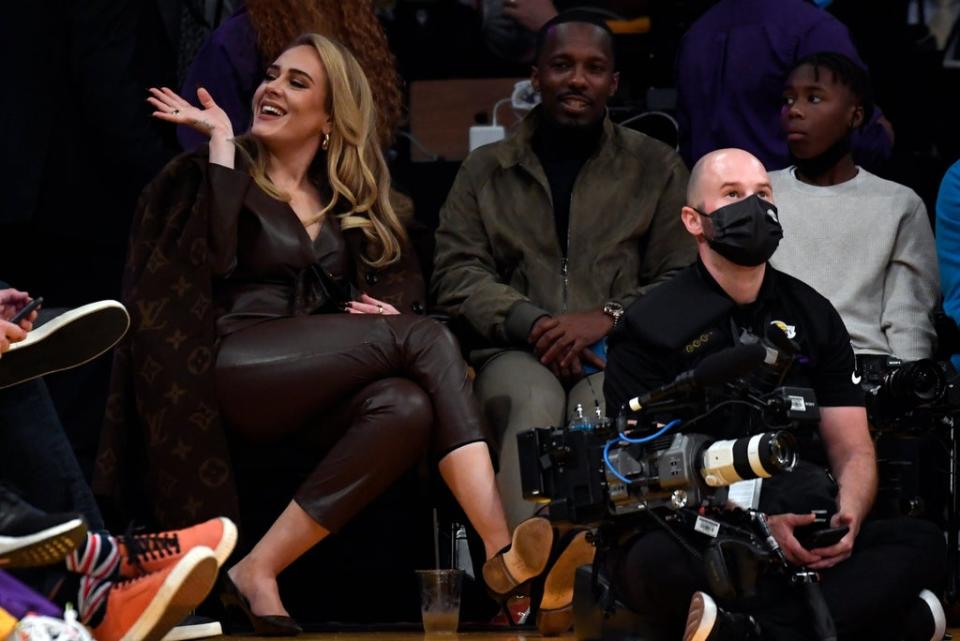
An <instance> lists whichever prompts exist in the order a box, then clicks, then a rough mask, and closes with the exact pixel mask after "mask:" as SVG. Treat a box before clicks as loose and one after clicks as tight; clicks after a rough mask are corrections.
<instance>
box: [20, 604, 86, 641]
mask: <svg viewBox="0 0 960 641" xmlns="http://www.w3.org/2000/svg"><path fill="white" fill-rule="evenodd" d="M8 641H94V639H93V637H92V636H91V635H90V632H89V631H87V629H86V628H85V627H84V626H83V624H82V623H80V622H79V621H78V620H77V611H76V610H74V609H73V608H72V607H70V606H69V605H68V606H67V608H66V609H65V610H64V611H63V620H61V619H55V618H53V617H45V616H40V615H37V614H28V615H27V616H25V617H23V618H22V619H20V622H19V623H17V627H15V628H14V629H13V632H11V633H10V636H9V637H8Z"/></svg>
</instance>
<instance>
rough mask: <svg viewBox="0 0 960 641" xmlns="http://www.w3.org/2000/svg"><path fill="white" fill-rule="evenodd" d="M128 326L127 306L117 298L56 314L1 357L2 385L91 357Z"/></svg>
mask: <svg viewBox="0 0 960 641" xmlns="http://www.w3.org/2000/svg"><path fill="white" fill-rule="evenodd" d="M129 326H130V316H129V314H127V310H126V308H125V307H124V306H123V305H121V304H120V303H118V302H117V301H115V300H102V301H98V302H96V303H90V304H89V305H84V306H82V307H77V308H76V309H71V310H69V311H66V312H64V313H62V314H60V315H58V316H55V317H54V318H51V319H50V320H49V321H47V322H46V323H44V324H43V325H40V326H39V327H36V328H35V329H33V330H32V331H30V332H28V333H27V337H26V338H25V339H23V340H22V341H19V342H17V343H13V344H12V345H10V350H9V351H7V352H6V353H5V354H4V355H3V358H2V359H0V388H4V387H10V386H11V385H16V384H18V383H22V382H24V381H29V380H31V379H34V378H38V377H40V376H44V375H46V374H50V373H52V372H60V371H62V370H65V369H70V368H71V367H77V366H78V365H83V364H84V363H86V362H89V361H92V360H93V359H95V358H96V357H97V356H100V355H101V354H103V353H104V352H106V351H107V350H108V349H110V348H111V347H113V346H114V345H116V344H117V342H118V341H119V340H120V339H121V338H123V335H124V334H125V333H126V331H127V328H128V327H129Z"/></svg>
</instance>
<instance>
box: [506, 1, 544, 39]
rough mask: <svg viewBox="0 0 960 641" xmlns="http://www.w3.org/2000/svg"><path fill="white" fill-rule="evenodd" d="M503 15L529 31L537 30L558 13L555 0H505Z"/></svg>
mask: <svg viewBox="0 0 960 641" xmlns="http://www.w3.org/2000/svg"><path fill="white" fill-rule="evenodd" d="M503 15H505V16H507V17H510V18H513V19H514V20H515V21H516V22H517V24H519V25H520V26H522V27H523V28H524V29H527V30H528V31H533V32H537V31H539V30H540V27H542V26H543V25H544V24H546V22H547V21H548V20H550V19H551V18H553V17H554V16H556V15H557V8H556V7H555V6H554V4H553V0H503Z"/></svg>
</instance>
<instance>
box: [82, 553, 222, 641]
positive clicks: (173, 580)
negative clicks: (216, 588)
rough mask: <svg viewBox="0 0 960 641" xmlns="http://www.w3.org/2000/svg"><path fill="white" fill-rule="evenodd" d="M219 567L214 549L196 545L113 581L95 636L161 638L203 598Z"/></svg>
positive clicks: (100, 639) (117, 640) (140, 640)
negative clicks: (162, 564) (158, 566)
mask: <svg viewBox="0 0 960 641" xmlns="http://www.w3.org/2000/svg"><path fill="white" fill-rule="evenodd" d="M218 571H219V568H218V566H217V559H216V557H215V556H214V555H213V551H211V550H210V549H209V548H206V547H195V548H193V549H192V550H190V551H189V552H187V553H186V554H184V555H182V556H180V558H179V559H178V560H177V561H176V563H171V564H168V565H167V567H166V568H164V569H162V570H160V571H158V572H155V573H153V574H147V575H146V576H141V577H138V578H136V579H130V580H128V581H121V582H119V583H113V584H112V585H110V588H109V592H107V595H106V608H105V610H104V614H103V619H102V620H101V621H100V624H99V625H97V627H95V628H93V636H94V638H96V639H97V641H160V639H162V638H163V635H165V634H166V633H167V632H169V631H170V630H171V629H173V627H174V626H175V625H177V624H178V623H179V622H180V621H181V620H182V619H183V617H185V616H186V615H187V614H189V613H190V611H191V610H193V609H194V608H196V607H197V606H198V605H200V603H201V602H202V601H203V600H204V599H205V598H206V596H207V594H209V592H210V590H211V589H212V588H213V584H214V582H215V581H216V578H217V572H218ZM93 598H96V595H94V596H93Z"/></svg>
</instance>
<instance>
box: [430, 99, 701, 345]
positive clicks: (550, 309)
mask: <svg viewBox="0 0 960 641" xmlns="http://www.w3.org/2000/svg"><path fill="white" fill-rule="evenodd" d="M539 111H540V109H539V108H537V109H534V110H533V112H531V114H530V115H529V116H527V118H526V119H525V120H524V121H523V122H522V123H521V125H520V128H519V130H518V131H517V133H516V134H514V135H513V136H511V137H510V138H508V139H507V140H504V141H501V142H498V143H494V144H492V145H486V146H484V147H481V148H479V149H477V150H476V151H474V152H473V153H471V154H470V155H469V156H468V157H467V159H466V160H464V162H463V165H462V166H461V167H460V171H459V173H458V174H457V178H456V180H455V181H454V184H453V187H452V188H451V190H450V194H449V195H448V196H447V201H446V203H445V204H444V206H443V208H442V209H441V211H440V226H439V228H438V230H437V235H436V240H437V249H436V254H435V257H434V272H433V279H432V282H431V288H432V293H433V295H434V298H435V300H436V302H437V304H438V305H439V306H440V308H442V309H443V310H444V311H445V312H447V313H449V314H450V315H452V316H453V317H463V318H464V319H465V320H466V321H467V322H468V323H469V324H470V325H471V326H472V327H473V328H474V329H475V330H476V331H477V332H479V333H480V334H481V335H482V336H483V337H485V339H486V340H488V341H490V346H491V347H507V346H510V345H520V344H526V337H527V335H528V334H529V331H530V328H531V326H532V325H533V323H534V322H535V321H536V319H537V318H539V317H540V316H543V315H544V314H561V313H564V312H576V311H585V310H590V309H598V308H600V307H602V306H603V304H604V303H605V302H607V301H611V300H615V301H618V302H620V303H622V304H623V305H624V307H626V306H627V305H629V304H630V303H631V302H632V301H634V300H635V299H636V298H637V297H638V296H641V295H642V294H643V293H644V292H645V291H646V290H647V289H649V288H650V287H653V286H654V285H656V284H658V283H661V282H663V281H665V280H667V279H669V278H670V277H671V276H672V275H673V273H674V272H676V271H677V270H679V269H681V268H683V267H685V266H687V265H689V264H690V263H692V262H693V261H694V260H695V258H696V243H695V242H694V240H693V237H692V236H690V234H688V233H687V232H686V230H685V229H684V228H683V225H682V223H681V220H680V209H681V207H683V205H684V202H685V195H686V194H685V192H686V187H687V178H688V173H687V169H686V167H685V166H684V164H683V161H682V160H681V159H680V156H678V155H677V154H676V153H675V152H674V151H672V150H671V149H670V148H669V147H667V146H666V145H664V144H662V143H660V142H659V141H657V140H654V139H653V138H650V137H648V136H645V135H643V134H641V133H638V132H636V131H632V130H629V129H626V128H624V127H621V126H619V125H615V124H613V122H612V121H610V119H609V118H607V119H606V120H605V121H604V124H603V134H602V136H601V143H600V145H599V146H598V148H597V151H596V153H594V155H593V156H591V157H590V158H589V159H588V160H587V162H586V164H584V166H583V168H582V169H581V170H580V174H579V175H578V176H577V179H576V182H575V183H574V187H573V194H572V196H571V202H570V231H569V237H568V247H569V251H568V252H567V257H566V258H565V257H564V255H563V250H562V248H561V246H560V243H559V242H558V239H557V233H556V226H555V223H554V215H553V203H552V197H551V193H550V186H549V183H548V182H547V177H546V174H545V173H544V170H543V167H542V166H541V164H540V161H539V159H538V158H537V156H536V154H535V153H534V151H533V149H532V147H531V145H530V140H531V138H532V136H533V132H534V131H535V128H536V126H537V123H538V121H539V118H540V117H541V116H540V114H539ZM664 313H669V311H668V310H664Z"/></svg>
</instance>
